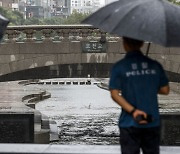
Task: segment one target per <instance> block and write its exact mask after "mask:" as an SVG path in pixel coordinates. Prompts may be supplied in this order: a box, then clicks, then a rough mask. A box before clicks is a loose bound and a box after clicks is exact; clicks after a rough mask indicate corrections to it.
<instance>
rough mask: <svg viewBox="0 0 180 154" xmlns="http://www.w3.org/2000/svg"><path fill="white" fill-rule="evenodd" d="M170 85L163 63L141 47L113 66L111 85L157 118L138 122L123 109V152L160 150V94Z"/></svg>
mask: <svg viewBox="0 0 180 154" xmlns="http://www.w3.org/2000/svg"><path fill="white" fill-rule="evenodd" d="M167 85H168V79H167V77H166V75H165V72H164V70H163V68H162V66H161V65H160V64H159V63H158V62H157V61H155V60H152V59H150V58H148V57H146V56H144V55H143V54H142V53H141V52H140V51H132V52H128V53H127V54H126V56H125V57H124V58H123V59H122V60H120V61H119V62H117V63H116V64H115V65H114V66H113V69H112V73H111V78H110V82H109V89H110V90H113V89H117V90H120V91H121V94H122V96H123V97H124V98H125V99H126V100H127V101H128V102H129V103H130V104H132V105H133V106H134V107H136V108H137V109H140V110H142V111H144V112H146V113H147V114H150V115H152V118H153V121H152V122H151V123H148V124H144V125H140V124H138V123H137V122H136V121H135V120H134V118H133V116H132V115H130V114H129V113H127V112H126V111H124V110H123V109H122V112H121V116H120V118H119V128H120V143H121V151H122V154H139V153H140V148H142V151H143V153H146V154H152V153H153V154H159V142H160V133H159V132H160V131H159V130H160V127H159V126H160V116H159V110H158V98H157V94H158V91H159V89H160V88H161V87H163V86H167Z"/></svg>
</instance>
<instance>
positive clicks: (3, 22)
mask: <svg viewBox="0 0 180 154" xmlns="http://www.w3.org/2000/svg"><path fill="white" fill-rule="evenodd" d="M8 24H9V20H8V19H6V18H5V17H3V16H2V15H0V40H1V39H2V38H3V35H4V32H5V30H6V28H7V25H8Z"/></svg>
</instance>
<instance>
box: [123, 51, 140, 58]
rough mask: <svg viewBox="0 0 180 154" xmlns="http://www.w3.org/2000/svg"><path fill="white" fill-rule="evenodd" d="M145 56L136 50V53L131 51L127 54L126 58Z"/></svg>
mask: <svg viewBox="0 0 180 154" xmlns="http://www.w3.org/2000/svg"><path fill="white" fill-rule="evenodd" d="M138 55H143V54H142V52H141V51H138V50H135V51H129V52H127V53H126V56H125V57H132V56H138Z"/></svg>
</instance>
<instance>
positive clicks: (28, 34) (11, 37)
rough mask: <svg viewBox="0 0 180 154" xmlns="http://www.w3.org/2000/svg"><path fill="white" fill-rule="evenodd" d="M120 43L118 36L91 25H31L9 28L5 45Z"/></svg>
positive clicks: (5, 37) (4, 40) (4, 41)
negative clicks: (86, 42)
mask: <svg viewBox="0 0 180 154" xmlns="http://www.w3.org/2000/svg"><path fill="white" fill-rule="evenodd" d="M82 40H83V41H86V40H87V41H99V40H101V41H104V40H107V41H118V40H119V37H118V36H116V35H109V34H107V33H106V32H103V31H101V30H99V29H98V28H94V27H92V26H90V25H34V26H33V25H30V26H9V27H8V28H7V30H6V33H5V36H4V39H3V43H18V42H44V41H56V42H57V41H59V42H64V41H82Z"/></svg>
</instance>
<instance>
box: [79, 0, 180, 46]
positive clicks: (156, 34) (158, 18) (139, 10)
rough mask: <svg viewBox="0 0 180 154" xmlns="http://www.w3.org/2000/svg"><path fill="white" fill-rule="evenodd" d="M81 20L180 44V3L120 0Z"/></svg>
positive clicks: (113, 30) (132, 35) (114, 31)
mask: <svg viewBox="0 0 180 154" xmlns="http://www.w3.org/2000/svg"><path fill="white" fill-rule="evenodd" d="M82 23H86V24H91V25H93V26H94V27H96V28H100V29H102V30H104V31H106V32H109V33H112V34H118V35H119V36H126V37H130V38H134V39H139V40H144V41H148V42H154V43H157V44H160V45H163V46H166V47H178V46H180V7H179V6H176V5H174V4H172V3H170V2H168V1H166V0H119V1H117V2H114V3H111V4H109V5H107V6H105V7H103V8H101V9H99V10H98V11H97V12H95V13H93V14H92V15H90V16H89V17H88V18H86V19H85V20H84V21H82Z"/></svg>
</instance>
